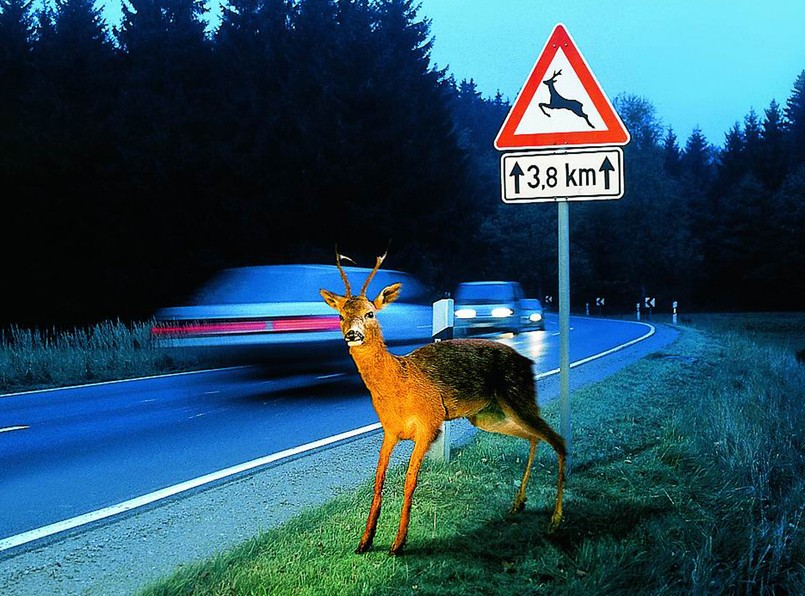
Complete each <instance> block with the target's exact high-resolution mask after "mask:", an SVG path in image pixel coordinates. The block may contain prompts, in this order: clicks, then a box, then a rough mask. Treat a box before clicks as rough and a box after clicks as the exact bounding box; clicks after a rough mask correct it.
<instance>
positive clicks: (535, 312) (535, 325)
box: [520, 298, 545, 331]
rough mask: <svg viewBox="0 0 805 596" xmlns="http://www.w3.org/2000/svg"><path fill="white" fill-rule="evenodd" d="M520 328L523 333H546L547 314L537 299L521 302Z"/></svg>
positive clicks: (525, 299) (527, 299)
mask: <svg viewBox="0 0 805 596" xmlns="http://www.w3.org/2000/svg"><path fill="white" fill-rule="evenodd" d="M520 328H521V330H522V331H534V330H539V331H545V314H544V313H543V312H542V303H541V302H540V301H539V300H537V299H536V298H523V299H522V300H520Z"/></svg>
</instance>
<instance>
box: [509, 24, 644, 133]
mask: <svg viewBox="0 0 805 596" xmlns="http://www.w3.org/2000/svg"><path fill="white" fill-rule="evenodd" d="M628 142H629V131H627V130H626V127H625V126H624V125H623V122H621V119H620V117H619V116H618V114H617V113H616V112H615V110H614V108H613V107H612V104H611V103H610V102H609V99H607V96H606V95H604V92H603V90H602V89H601V86H600V85H599V84H598V81H597V80H596V78H595V75H593V73H592V71H591V70H590V67H589V66H588V65H587V62H586V61H585V60H584V57H583V56H582V55H581V53H580V52H579V50H578V48H577V47H576V44H575V43H574V42H573V39H572V38H571V37H570V34H569V33H568V32H567V30H566V29H565V27H564V25H561V24H559V25H556V27H554V29H553V33H551V37H550V38H549V39H548V43H546V44H545V47H544V48H543V49H542V52H541V53H540V55H539V58H537V62H536V64H534V68H532V69H531V74H530V75H529V76H528V79H527V80H526V82H525V85H523V88H522V89H521V90H520V93H519V94H518V95H517V99H516V100H515V101H514V105H512V108H511V110H510V111H509V115H508V116H506V120H505V121H504V122H503V126H502V127H501V129H500V132H498V136H497V138H496V139H495V147H496V148H497V149H539V148H546V147H561V146H564V145H572V146H579V145H584V146H591V145H625V144H626V143H628Z"/></svg>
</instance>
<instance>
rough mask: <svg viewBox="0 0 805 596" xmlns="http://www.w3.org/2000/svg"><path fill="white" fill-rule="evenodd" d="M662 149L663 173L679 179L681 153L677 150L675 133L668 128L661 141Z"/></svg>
mask: <svg viewBox="0 0 805 596" xmlns="http://www.w3.org/2000/svg"><path fill="white" fill-rule="evenodd" d="M662 147H663V165H664V166H665V171H666V172H667V173H668V174H669V175H671V176H673V177H674V178H679V177H680V176H681V175H682V151H681V150H680V149H679V144H678V143H677V137H676V133H674V129H673V128H672V127H670V126H669V127H668V131H667V132H666V134H665V138H664V139H663V145H662Z"/></svg>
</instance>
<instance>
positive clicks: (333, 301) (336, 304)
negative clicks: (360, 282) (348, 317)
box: [319, 289, 347, 312]
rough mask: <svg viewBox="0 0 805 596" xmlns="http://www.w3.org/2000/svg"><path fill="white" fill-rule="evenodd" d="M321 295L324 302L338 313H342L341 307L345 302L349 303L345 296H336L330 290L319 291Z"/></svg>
mask: <svg viewBox="0 0 805 596" xmlns="http://www.w3.org/2000/svg"><path fill="white" fill-rule="evenodd" d="M319 294H321V297H322V298H324V301H325V302H326V303H327V304H328V305H330V306H331V307H332V308H334V309H335V310H337V311H338V312H341V307H342V306H344V302H346V301H347V299H346V298H345V297H344V296H339V295H338V294H334V293H333V292H330V291H329V290H323V289H322V290H319Z"/></svg>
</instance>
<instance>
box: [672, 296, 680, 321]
mask: <svg viewBox="0 0 805 596" xmlns="http://www.w3.org/2000/svg"><path fill="white" fill-rule="evenodd" d="M678 305H679V303H678V302H677V301H676V300H674V304H673V307H674V314H673V315H672V317H671V322H672V323H673V324H674V325H676V322H677V317H676V307H677V306H678Z"/></svg>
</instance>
